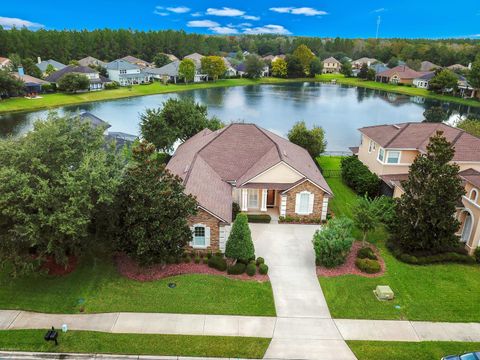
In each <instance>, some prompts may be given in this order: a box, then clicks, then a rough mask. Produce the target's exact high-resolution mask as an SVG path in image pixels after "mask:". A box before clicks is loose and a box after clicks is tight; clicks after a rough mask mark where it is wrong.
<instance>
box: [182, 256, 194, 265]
mask: <svg viewBox="0 0 480 360" xmlns="http://www.w3.org/2000/svg"><path fill="white" fill-rule="evenodd" d="M191 260H192V259H191V258H190V255H187V256H185V257H184V258H183V262H184V263H185V264H189V263H190V261H191Z"/></svg>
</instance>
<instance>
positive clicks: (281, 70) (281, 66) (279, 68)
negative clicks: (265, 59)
mask: <svg viewBox="0 0 480 360" xmlns="http://www.w3.org/2000/svg"><path fill="white" fill-rule="evenodd" d="M271 66H272V71H271V72H272V75H273V76H276V77H281V78H283V77H287V62H286V61H285V60H284V59H282V58H278V59H276V60H275V61H272V64H271Z"/></svg>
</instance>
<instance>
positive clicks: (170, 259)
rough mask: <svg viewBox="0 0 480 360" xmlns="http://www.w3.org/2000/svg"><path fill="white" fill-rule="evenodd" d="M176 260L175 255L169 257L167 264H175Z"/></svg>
mask: <svg viewBox="0 0 480 360" xmlns="http://www.w3.org/2000/svg"><path fill="white" fill-rule="evenodd" d="M176 260H177V259H176V257H175V256H173V255H169V256H167V264H174V263H175V261H176Z"/></svg>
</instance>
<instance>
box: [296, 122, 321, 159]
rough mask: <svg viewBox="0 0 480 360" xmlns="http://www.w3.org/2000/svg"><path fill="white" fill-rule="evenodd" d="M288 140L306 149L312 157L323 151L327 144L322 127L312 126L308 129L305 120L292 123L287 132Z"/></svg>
mask: <svg viewBox="0 0 480 360" xmlns="http://www.w3.org/2000/svg"><path fill="white" fill-rule="evenodd" d="M288 140H290V141H291V142H292V143H294V144H297V145H299V146H301V147H303V148H304V149H306V150H307V151H308V153H309V154H310V155H311V156H312V157H313V158H316V157H317V156H319V155H320V154H321V153H323V152H324V151H325V148H326V146H327V141H326V140H325V133H324V131H323V129H322V128H321V127H320V126H313V127H312V129H310V130H309V129H308V128H307V126H306V125H305V121H299V122H297V123H295V124H294V125H293V127H292V128H291V129H290V131H289V132H288Z"/></svg>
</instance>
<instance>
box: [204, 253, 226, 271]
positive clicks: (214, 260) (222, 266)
mask: <svg viewBox="0 0 480 360" xmlns="http://www.w3.org/2000/svg"><path fill="white" fill-rule="evenodd" d="M208 266H209V267H211V268H214V269H217V270H219V271H225V270H227V262H226V261H225V259H224V258H223V257H221V256H212V257H211V258H210V259H208Z"/></svg>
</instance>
